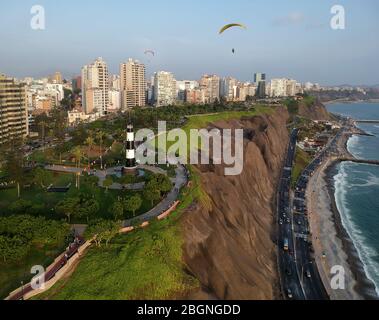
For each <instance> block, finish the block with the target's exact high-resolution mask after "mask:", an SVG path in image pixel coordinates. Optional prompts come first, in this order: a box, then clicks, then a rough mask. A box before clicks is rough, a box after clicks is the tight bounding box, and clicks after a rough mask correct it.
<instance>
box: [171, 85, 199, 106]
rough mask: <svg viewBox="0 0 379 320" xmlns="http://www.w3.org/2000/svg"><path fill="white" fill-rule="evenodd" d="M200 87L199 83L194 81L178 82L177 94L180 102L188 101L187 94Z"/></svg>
mask: <svg viewBox="0 0 379 320" xmlns="http://www.w3.org/2000/svg"><path fill="white" fill-rule="evenodd" d="M198 87H199V83H198V82H197V81H193V80H181V81H176V93H177V98H178V100H179V101H182V102H185V101H186V92H188V91H190V90H193V89H196V88H198Z"/></svg>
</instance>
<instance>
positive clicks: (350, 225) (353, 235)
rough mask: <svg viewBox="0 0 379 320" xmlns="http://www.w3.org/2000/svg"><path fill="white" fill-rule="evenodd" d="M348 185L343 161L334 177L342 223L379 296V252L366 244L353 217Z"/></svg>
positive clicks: (336, 198)
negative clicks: (378, 260)
mask: <svg viewBox="0 0 379 320" xmlns="http://www.w3.org/2000/svg"><path fill="white" fill-rule="evenodd" d="M348 186H349V181H348V173H347V165H346V163H341V164H340V166H339V172H338V174H337V175H336V176H335V177H334V187H335V200H336V204H337V208H338V211H339V212H340V216H341V221H342V225H343V227H344V228H345V230H346V232H347V233H348V235H349V237H350V239H351V240H352V241H353V243H354V245H355V247H356V249H357V251H358V255H359V259H360V260H361V262H362V264H363V266H364V270H365V273H366V276H367V278H369V279H370V280H371V281H372V282H373V283H374V284H375V288H376V292H377V294H378V296H379V264H378V263H377V262H376V261H375V257H377V255H378V253H377V251H376V249H375V248H372V247H370V246H368V245H367V244H366V239H365V237H364V235H363V232H362V231H361V230H360V229H359V228H358V227H357V225H356V224H355V223H354V221H353V219H352V215H351V214H352V212H351V210H350V209H349V203H348V201H347V194H348V190H349V188H348Z"/></svg>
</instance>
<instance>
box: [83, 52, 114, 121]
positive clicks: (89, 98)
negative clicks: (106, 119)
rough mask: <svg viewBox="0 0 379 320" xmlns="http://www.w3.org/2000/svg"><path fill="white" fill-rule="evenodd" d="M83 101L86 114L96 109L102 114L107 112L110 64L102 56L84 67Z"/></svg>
mask: <svg viewBox="0 0 379 320" xmlns="http://www.w3.org/2000/svg"><path fill="white" fill-rule="evenodd" d="M94 98H96V99H94ZM94 100H96V103H95V104H94ZM99 101H100V102H99ZM82 103H83V109H84V112H85V113H86V114H90V113H92V112H94V110H95V109H96V111H97V112H99V113H100V115H102V116H103V115H105V114H107V109H108V105H109V74H108V66H107V64H106V62H105V61H104V60H103V59H102V58H98V59H96V60H95V62H94V63H92V64H90V65H87V66H84V67H83V68H82Z"/></svg>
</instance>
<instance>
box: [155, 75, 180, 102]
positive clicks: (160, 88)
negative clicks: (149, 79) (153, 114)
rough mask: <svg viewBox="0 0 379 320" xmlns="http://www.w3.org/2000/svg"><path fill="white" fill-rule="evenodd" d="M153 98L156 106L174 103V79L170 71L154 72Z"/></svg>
mask: <svg viewBox="0 0 379 320" xmlns="http://www.w3.org/2000/svg"><path fill="white" fill-rule="evenodd" d="M154 99H155V105H156V106H157V107H161V106H168V105H173V104H175V102H176V80H175V78H174V75H173V74H172V73H171V72H165V71H159V72H157V73H155V74H154Z"/></svg>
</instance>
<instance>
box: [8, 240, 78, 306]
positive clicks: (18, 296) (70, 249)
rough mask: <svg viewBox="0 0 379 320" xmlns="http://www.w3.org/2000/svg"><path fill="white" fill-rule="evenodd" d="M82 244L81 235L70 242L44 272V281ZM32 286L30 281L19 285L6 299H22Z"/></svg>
mask: <svg viewBox="0 0 379 320" xmlns="http://www.w3.org/2000/svg"><path fill="white" fill-rule="evenodd" d="M83 244H84V239H83V238H81V237H77V238H75V241H74V242H73V243H71V244H70V245H69V246H68V248H67V249H66V251H65V253H64V254H63V255H61V256H60V259H57V260H56V261H55V262H54V264H53V265H51V266H50V267H49V268H48V270H47V271H46V272H45V274H44V277H45V278H44V282H45V283H46V282H48V281H50V280H51V279H53V278H54V277H55V275H56V274H57V273H58V271H59V270H61V269H62V268H63V267H64V266H65V265H66V264H67V263H68V262H69V261H70V259H71V258H72V257H73V256H74V255H75V254H76V253H77V252H78V250H79V248H80V247H81V246H82V245H83ZM33 290H35V289H34V288H32V285H31V283H28V284H26V285H25V286H23V287H21V290H17V292H16V293H14V294H11V295H10V296H9V297H8V298H7V300H23V299H24V297H25V296H26V295H27V294H29V293H31V292H32V291H33Z"/></svg>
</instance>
